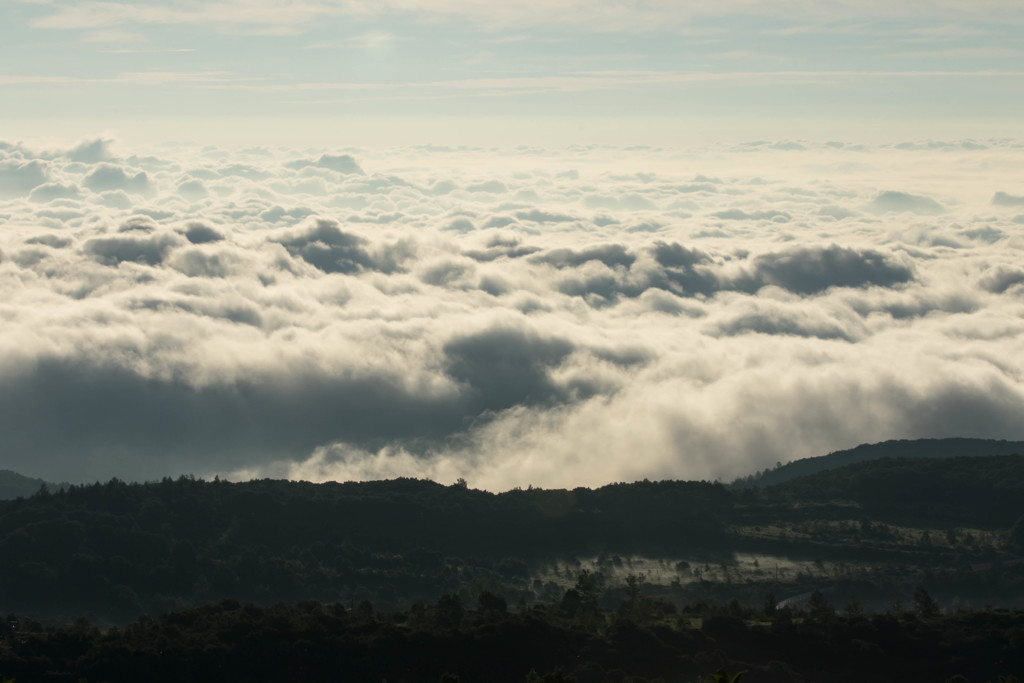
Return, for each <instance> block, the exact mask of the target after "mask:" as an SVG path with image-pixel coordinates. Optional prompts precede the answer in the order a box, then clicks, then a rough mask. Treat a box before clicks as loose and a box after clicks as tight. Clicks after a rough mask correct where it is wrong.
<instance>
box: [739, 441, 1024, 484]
mask: <svg viewBox="0 0 1024 683" xmlns="http://www.w3.org/2000/svg"><path fill="white" fill-rule="evenodd" d="M1013 454H1024V441H997V440H995V439H915V440H913V441H906V440H899V441H883V442H882V443H873V444H861V445H860V446H857V447H856V448H851V449H849V450H846V451H835V452H834V453H829V454H828V455H821V456H817V457H814V458H803V459H801V460H794V461H792V462H789V463H786V464H784V465H780V466H779V467H776V468H775V469H770V470H765V471H763V472H759V473H757V474H754V475H751V476H749V477H744V478H742V479H737V480H736V481H735V482H733V483H732V484H731V486H730V488H751V487H754V486H772V485H773V484H781V483H782V482H784V481H789V480H790V479H795V478H797V477H803V476H807V475H809V474H816V473H817V472H824V471H826V470H832V469H835V468H837V467H843V466H844V465H852V464H854V463H859V462H867V461H870V460H878V459H880V458H956V457H962V456H983V455H1013Z"/></svg>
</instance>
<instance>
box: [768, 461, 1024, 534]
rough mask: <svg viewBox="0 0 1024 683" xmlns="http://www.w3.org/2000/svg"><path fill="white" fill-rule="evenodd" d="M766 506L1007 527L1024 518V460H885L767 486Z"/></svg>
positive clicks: (942, 523)
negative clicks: (850, 507)
mask: <svg viewBox="0 0 1024 683" xmlns="http://www.w3.org/2000/svg"><path fill="white" fill-rule="evenodd" d="M762 499H763V500H767V501H786V502H788V503H790V504H791V505H801V506H807V505H808V504H811V503H816V504H825V503H834V504H840V505H841V504H845V503H853V504H855V505H856V506H857V507H858V508H859V510H860V513H859V514H866V515H869V516H870V517H871V518H874V519H885V520H891V521H896V522H901V523H908V524H915V523H916V524H929V525H933V526H934V525H938V526H942V525H948V526H957V525H959V526H967V525H977V526H982V527H989V528H1007V527H1009V526H1010V525H1012V524H1013V523H1014V521H1015V520H1016V519H1017V518H1018V517H1020V516H1021V515H1022V514H1024V456H1021V455H995V456H989V457H977V456H976V457H955V458H939V459H935V458H882V459H881V460H871V461H868V462H861V463H857V464H853V465H846V466H845V467H840V468H838V469H833V470H828V471H825V472H819V473H817V474H811V475H808V476H804V477H799V478H797V479H792V480H790V481H786V482H783V483H781V484H777V485H775V486H771V487H768V488H766V489H764V490H763V492H762Z"/></svg>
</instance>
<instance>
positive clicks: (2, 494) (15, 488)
mask: <svg viewBox="0 0 1024 683" xmlns="http://www.w3.org/2000/svg"><path fill="white" fill-rule="evenodd" d="M43 484H46V486H47V487H48V488H49V489H50V490H51V491H56V490H57V489H59V488H62V486H63V485H62V484H53V483H51V482H48V481H43V480H42V479H32V478H31V477H26V476H23V475H21V474H18V473H17V472H12V471H11V470H0V500H11V499H13V498H17V497H19V496H21V497H22V498H27V497H29V496H31V495H32V494H33V493H35V492H36V491H38V490H39V488H40V487H41V486H42V485H43Z"/></svg>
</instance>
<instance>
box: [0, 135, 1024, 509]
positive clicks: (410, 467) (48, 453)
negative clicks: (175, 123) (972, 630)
mask: <svg viewBox="0 0 1024 683" xmlns="http://www.w3.org/2000/svg"><path fill="white" fill-rule="evenodd" d="M1022 157H1024V146H1022V145H1021V144H1018V143H1016V142H1013V141H1006V140H992V141H968V142H964V141H956V142H950V143H946V142H942V143H935V142H915V143H907V144H902V145H890V146H881V147H866V146H863V145H854V144H847V143H839V142H831V143H828V144H815V143H808V142H792V141H779V142H774V143H753V144H747V145H735V146H729V145H717V146H710V147H706V148H700V149H667V148H664V149H662V148H638V149H622V148H608V147H572V148H566V149H559V150H551V149H541V148H521V149H517V150H511V151H498V150H494V149H486V150H485V149H470V148H457V149H456V148H438V147H408V148H401V149H384V150H365V149H329V150H294V149H267V148H250V149H244V150H224V149H219V148H214V147H207V148H192V147H188V146H163V147H160V148H158V149H155V150H131V149H121V148H119V147H118V145H117V144H115V143H113V142H111V141H109V140H103V139H98V140H87V141H85V142H83V143H81V144H79V145H77V146H74V147H73V148H69V149H56V148H54V149H39V148H31V147H27V146H25V145H22V144H19V143H16V142H7V143H3V142H0V223H2V225H3V228H4V229H3V231H2V233H0V294H2V300H0V316H2V317H3V321H4V330H5V334H4V335H3V336H2V337H0V382H2V383H3V385H2V386H3V391H2V392H0V435H2V437H3V439H4V443H5V444H6V448H5V459H4V466H5V467H10V468H13V469H16V470H19V471H22V472H24V473H26V474H30V475H33V476H44V477H48V478H51V479H58V480H72V481H75V480H87V479H97V478H98V479H103V478H108V477H110V476H119V477H122V478H129V479H133V478H138V479H146V478H154V477H159V476H164V475H176V474H179V473H182V472H193V473H196V474H200V475H212V474H214V473H217V474H222V475H225V474H227V475H231V476H289V477H296V478H307V479H325V478H337V479H351V478H377V477H387V476H399V475H404V476H427V477H432V478H435V479H439V480H442V481H450V480H453V479H454V478H456V477H459V476H464V477H466V478H467V479H468V480H469V481H470V483H471V484H472V485H474V486H480V487H486V488H491V489H503V488H509V487H512V486H517V485H518V486H525V485H528V484H534V485H545V486H556V485H557V486H575V485H593V484H601V483H606V482H609V481H619V480H630V479H636V478H642V477H649V478H662V477H685V478H716V477H721V478H730V477H733V476H737V475H740V474H745V473H747V472H749V471H751V470H755V469H759V468H762V467H765V466H768V465H771V464H774V463H775V461H777V460H788V459H791V458H796V457H803V456H809V455H817V454H820V453H822V452H827V451H829V450H834V449H838V448H845V447H850V446H853V445H856V444H857V443H861V442H865V441H874V440H880V439H887V438H914V437H938V436H951V435H962V436H985V437H995V438H1015V439H1020V438H1024V426H1022V425H1024V421H1022V420H1021V417H1022V415H1024V376H1022V369H1021V366H1020V359H1021V358H1024V342H1022V341H1021V339H1024V336H1022V333H1024V269H1022V268H1021V266H1020V263H1021V262H1022V259H1021V257H1022V253H1021V252H1022V249H1024V234H1022V231H1024V217H1022V216H1021V215H1020V214H1021V204H1020V202H1019V201H1017V200H1018V199H1020V197H1021V196H1022V195H1024V178H1022V177H1021V176H1020V172H1019V169H1020V168H1021V167H1022V166H1021V161H1022V160H1024V159H1022Z"/></svg>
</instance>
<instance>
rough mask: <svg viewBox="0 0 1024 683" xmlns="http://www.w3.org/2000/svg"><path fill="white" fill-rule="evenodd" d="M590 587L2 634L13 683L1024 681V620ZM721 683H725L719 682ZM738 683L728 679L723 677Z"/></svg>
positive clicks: (186, 615) (921, 606) (1004, 614)
mask: <svg viewBox="0 0 1024 683" xmlns="http://www.w3.org/2000/svg"><path fill="white" fill-rule="evenodd" d="M585 584H586V577H581V579H580V581H579V582H578V583H577V587H576V588H573V589H570V590H568V591H566V593H565V595H564V596H563V598H562V600H561V601H559V602H557V603H555V604H551V605H545V606H537V607H533V608H511V609H510V608H509V606H508V605H507V604H506V601H505V599H504V598H503V597H502V596H499V595H495V594H492V593H483V594H481V595H480V596H479V599H478V600H477V601H476V603H475V604H463V602H462V601H461V600H460V599H459V598H458V597H457V596H452V595H446V596H443V597H442V598H441V599H439V600H437V601H436V602H433V603H429V604H428V603H417V604H415V605H413V606H412V608H411V609H409V610H404V611H400V612H390V613H381V612H377V611H376V610H375V609H374V607H373V605H371V604H369V603H362V604H360V605H359V606H357V607H356V608H355V609H350V608H346V607H345V606H343V605H340V604H322V603H319V602H314V601H306V602H302V603H299V604H296V605H294V606H284V605H280V604H279V605H276V606H272V607H260V606H257V605H252V604H243V603H240V602H238V601H235V600H225V601H222V602H219V603H217V604H213V605H207V606H204V607H201V608H197V609H190V610H185V611H181V612H176V613H170V614H165V615H162V616H160V617H157V618H149V617H144V618H142V619H139V620H137V621H135V622H134V623H131V624H130V625H128V626H126V627H124V628H111V629H108V630H106V631H101V630H100V629H98V628H96V627H94V626H92V625H91V624H90V623H89V622H87V621H85V620H79V621H78V622H77V623H75V624H74V625H71V626H65V627H48V628H47V627H43V626H42V625H41V624H39V623H37V622H31V621H27V620H24V619H19V618H17V617H15V616H13V615H11V616H9V617H8V618H7V619H6V620H3V621H0V675H3V676H5V677H11V678H15V679H17V680H19V681H22V680H24V681H78V682H79V683H88V682H89V681H94V682H95V681H107V682H109V683H118V682H120V681H124V682H129V681H130V682H132V683H134V682H136V681H143V680H144V681H151V682H154V683H156V682H160V681H168V682H172V681H173V682H175V683H177V682H178V681H197V682H201V681H217V682H220V681H224V680H234V681H255V680H302V681H337V680H360V681H379V680H387V681H393V682H394V681H400V682H409V683H412V682H414V681H416V682H418V681H423V682H430V683H437V682H438V681H440V682H442V683H452V682H453V681H461V682H462V683H471V682H473V681H489V682H493V681H497V682H505V681H507V682H509V683H512V682H515V683H523V682H524V681H525V682H526V683H540V682H544V683H569V682H571V681H578V682H579V683H591V682H592V683H620V682H624V681H628V682H630V683H645V682H646V681H655V680H660V681H665V682H673V681H679V682H683V681H710V680H712V678H711V677H712V676H713V675H714V673H715V672H717V671H720V670H724V671H728V672H739V671H745V672H746V674H745V676H744V678H743V681H744V683H747V682H748V681H749V683H782V682H786V683H790V682H793V681H818V682H825V683H828V682H833V681H834V682H838V683H848V682H853V681H865V680H871V681H883V682H884V681H907V680H913V681H949V682H955V683H970V682H978V683H980V682H982V681H992V682H993V683H994V682H995V681H1004V682H1010V681H1012V682H1013V683H1019V681H1018V680H1017V679H1015V678H1013V677H1012V676H1013V675H1014V674H1016V673H1020V672H1021V671H1024V648H1021V647H1020V643H1019V642H1018V641H1019V638H1020V633H1021V632H1024V613H1022V612H1019V611H1016V612H1009V611H981V612H960V613H955V614H949V615H941V614H939V613H938V612H937V611H936V609H935V607H934V604H933V603H931V602H930V598H929V596H928V595H927V594H926V593H924V592H923V591H922V592H919V594H918V595H917V596H916V597H915V601H914V604H913V609H912V610H907V611H892V612H890V613H886V614H876V615H870V616H869V615H864V614H862V613H861V612H860V610H859V609H858V607H857V606H856V605H850V606H848V607H847V608H845V609H844V610H841V611H838V612H837V611H836V610H835V609H834V608H833V606H831V605H830V604H828V602H827V601H826V600H824V599H823V598H822V597H821V596H820V594H818V595H816V596H815V597H814V598H813V599H812V600H811V602H810V604H809V606H808V608H807V609H806V610H800V611H794V610H791V609H789V608H782V609H780V608H777V607H776V606H775V603H774V601H773V600H771V599H769V600H768V601H767V602H766V605H765V607H764V608H763V609H748V608H743V607H741V606H739V605H738V604H736V603H731V604H726V605H719V606H707V605H703V604H696V605H688V606H685V607H683V608H682V609H677V608H676V607H675V606H674V605H672V604H671V603H666V602H664V601H660V600H652V599H646V598H639V597H637V596H636V595H633V596H631V597H629V598H628V599H627V600H625V601H624V602H623V603H622V604H621V605H620V606H619V608H618V609H617V610H605V609H601V608H599V607H596V606H594V605H593V603H592V602H589V601H588V596H587V590H586V586H585ZM715 680H722V678H721V677H719V678H718V679H715ZM725 680H729V679H728V678H725Z"/></svg>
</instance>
